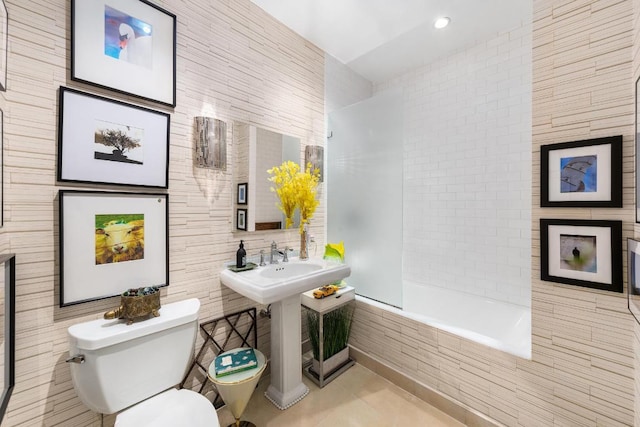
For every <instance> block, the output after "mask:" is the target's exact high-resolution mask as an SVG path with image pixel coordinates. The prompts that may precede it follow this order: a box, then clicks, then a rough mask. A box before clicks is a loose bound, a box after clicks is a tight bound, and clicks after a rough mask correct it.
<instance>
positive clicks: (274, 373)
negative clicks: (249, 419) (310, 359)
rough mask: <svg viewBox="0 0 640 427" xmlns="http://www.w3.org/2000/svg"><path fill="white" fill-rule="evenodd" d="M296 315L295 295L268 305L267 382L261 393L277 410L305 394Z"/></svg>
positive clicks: (297, 300)
mask: <svg viewBox="0 0 640 427" xmlns="http://www.w3.org/2000/svg"><path fill="white" fill-rule="evenodd" d="M300 315H301V310H300V295H299V294H295V295H293V296H290V297H287V298H285V299H283V300H281V301H278V302H274V303H272V304H271V385H269V388H267V391H266V392H265V393H264V395H265V396H266V397H267V399H269V400H270V401H271V403H273V404H274V405H276V406H277V407H278V408H280V409H287V408H288V407H290V406H291V405H293V404H294V403H297V402H299V401H300V400H302V398H303V397H305V396H306V395H307V393H309V388H308V387H307V386H306V385H304V383H303V382H302V346H301V341H300V340H301V334H300V332H301V331H300V330H301V324H300V323H301V322H300Z"/></svg>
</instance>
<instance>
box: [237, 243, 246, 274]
mask: <svg viewBox="0 0 640 427" xmlns="http://www.w3.org/2000/svg"><path fill="white" fill-rule="evenodd" d="M246 266H247V251H245V250H244V240H240V247H239V248H238V252H236V268H244V267H246Z"/></svg>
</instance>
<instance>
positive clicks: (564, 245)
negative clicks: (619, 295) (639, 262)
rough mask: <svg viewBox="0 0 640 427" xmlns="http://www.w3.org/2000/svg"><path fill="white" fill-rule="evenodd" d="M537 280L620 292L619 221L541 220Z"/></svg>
mask: <svg viewBox="0 0 640 427" xmlns="http://www.w3.org/2000/svg"><path fill="white" fill-rule="evenodd" d="M540 278H541V279H542V280H546V281H548V282H557V283H565V284H569V285H575V286H584V287H587V288H594V289H602V290H606V291H613V292H622V291H623V285H622V221H600V220H578V219H540Z"/></svg>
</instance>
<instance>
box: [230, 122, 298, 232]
mask: <svg viewBox="0 0 640 427" xmlns="http://www.w3.org/2000/svg"><path fill="white" fill-rule="evenodd" d="M288 160H290V161H292V162H296V163H298V164H300V161H301V151H300V139H299V138H295V137H292V136H288V135H283V134H281V133H277V132H273V131H269V130H266V129H262V128H259V127H256V126H254V125H250V124H247V123H242V122H234V123H233V188H234V189H235V191H236V194H235V197H234V201H233V218H234V224H233V229H234V230H236V231H238V230H243V231H259V230H280V229H282V228H284V215H283V214H282V212H281V211H280V209H278V198H277V196H276V194H275V193H274V192H272V191H271V189H270V188H271V182H270V181H269V177H270V175H269V173H267V170H269V169H271V168H272V167H274V166H280V165H281V164H282V162H284V161H288ZM297 224H298V219H297V218H294V225H293V227H296V226H297Z"/></svg>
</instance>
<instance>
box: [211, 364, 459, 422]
mask: <svg viewBox="0 0 640 427" xmlns="http://www.w3.org/2000/svg"><path fill="white" fill-rule="evenodd" d="M303 380H304V383H305V384H306V385H307V386H308V387H309V394H308V395H307V396H306V397H305V398H304V399H303V400H302V401H301V402H299V403H297V404H295V405H294V406H292V407H291V408H289V409H287V410H285V411H281V410H279V409H278V408H276V407H275V406H273V404H272V403H271V402H269V401H268V400H267V399H266V398H265V397H264V392H265V390H266V389H267V386H268V385H269V377H265V378H262V379H261V380H260V383H259V384H258V388H257V389H256V391H255V392H254V393H253V396H252V397H251V401H250V402H249V404H248V405H247V409H246V410H245V412H244V415H243V417H242V419H243V420H247V421H251V422H252V423H254V424H255V425H256V426H257V427H271V426H295V427H345V426H352V427H359V426H367V427H378V426H379V427H393V426H428V427H449V426H456V427H460V426H464V424H462V423H460V422H458V421H456V420H455V419H453V418H451V417H450V416H448V415H446V414H445V413H444V412H441V411H439V410H438V409H436V408H434V407H433V406H431V405H429V404H427V403H426V402H424V401H422V400H420V399H418V398H417V397H415V396H413V395H412V394H410V393H408V392H406V391H404V390H402V389H401V388H399V387H397V386H396V385H394V384H392V383H391V382H389V381H387V380H386V379H384V378H382V377H381V376H379V375H377V374H375V373H374V372H372V371H370V370H369V369H367V368H365V367H363V366H362V365H359V364H357V363H356V364H355V365H354V366H352V367H351V368H349V369H348V370H347V371H345V372H344V373H343V374H342V375H340V376H339V377H338V378H336V379H335V380H333V381H332V382H331V383H329V384H327V385H325V386H324V387H323V388H319V387H318V386H316V385H315V384H314V383H313V382H312V381H311V380H309V379H308V378H307V377H306V376H303ZM218 417H219V419H220V426H221V427H225V426H228V425H229V424H231V423H232V422H233V421H234V420H233V416H232V415H231V413H230V412H229V410H227V409H226V408H222V409H220V410H219V411H218Z"/></svg>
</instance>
